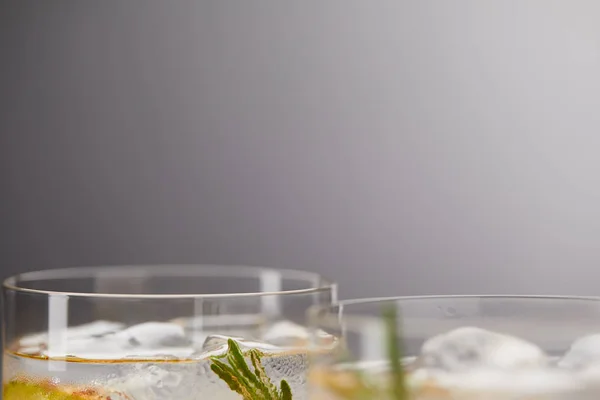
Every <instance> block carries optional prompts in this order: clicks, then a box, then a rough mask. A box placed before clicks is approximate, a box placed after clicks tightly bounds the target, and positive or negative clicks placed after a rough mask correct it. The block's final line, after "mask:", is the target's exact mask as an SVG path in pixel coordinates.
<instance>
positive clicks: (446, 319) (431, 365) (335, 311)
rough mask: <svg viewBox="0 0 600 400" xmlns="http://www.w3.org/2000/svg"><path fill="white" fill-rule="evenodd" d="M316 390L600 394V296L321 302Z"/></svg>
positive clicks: (460, 399)
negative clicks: (322, 303) (327, 303)
mask: <svg viewBox="0 0 600 400" xmlns="http://www.w3.org/2000/svg"><path fill="white" fill-rule="evenodd" d="M308 315H309V325H310V327H311V331H312V335H311V337H312V344H313V347H312V351H311V357H310V367H309V398H310V399H311V400H317V399H318V400H342V399H361V400H368V399H378V400H385V399H393V400H400V399H402V400H405V399H411V400H447V399H452V400H467V399H468V400H476V399H477V400H506V399H510V400H547V399H551V400H583V399H585V400H588V399H590V400H591V399H599V398H600V299H598V298H574V297H516V296H512V297H511V296H446V297H437V296H432V297H403V298H391V299H371V300H368V299H366V300H353V301H343V302H340V303H337V304H335V305H329V306H317V307H313V308H312V309H311V310H309V312H308Z"/></svg>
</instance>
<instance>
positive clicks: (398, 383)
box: [383, 305, 408, 400]
mask: <svg viewBox="0 0 600 400" xmlns="http://www.w3.org/2000/svg"><path fill="white" fill-rule="evenodd" d="M383 317H384V319H385V324H386V342H387V347H388V359H389V362H390V366H391V369H392V371H391V377H390V378H391V382H390V384H391V390H392V394H393V397H392V398H393V399H395V400H406V399H408V391H407V389H406V381H405V376H404V368H403V367H402V361H401V360H402V353H403V351H402V348H401V344H400V342H401V341H402V338H401V337H400V332H399V331H400V330H399V329H398V325H399V324H400V321H399V320H398V313H397V310H396V305H391V306H389V307H386V309H384V310H383Z"/></svg>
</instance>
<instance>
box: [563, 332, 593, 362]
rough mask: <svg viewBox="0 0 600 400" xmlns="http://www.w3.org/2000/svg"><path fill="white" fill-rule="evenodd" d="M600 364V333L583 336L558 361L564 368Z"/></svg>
mask: <svg viewBox="0 0 600 400" xmlns="http://www.w3.org/2000/svg"><path fill="white" fill-rule="evenodd" d="M592 364H600V334H594V335H588V336H584V337H581V338H579V339H577V340H575V341H574V342H573V344H572V345H571V348H570V349H569V351H567V353H566V354H565V355H564V356H563V357H562V358H561V359H560V360H559V361H558V366H559V367H563V368H573V369H580V368H585V367H588V366H591V365H592Z"/></svg>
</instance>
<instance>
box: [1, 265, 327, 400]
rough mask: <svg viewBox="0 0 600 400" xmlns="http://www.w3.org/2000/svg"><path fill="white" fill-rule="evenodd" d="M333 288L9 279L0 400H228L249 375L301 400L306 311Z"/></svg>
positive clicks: (147, 270)
mask: <svg viewBox="0 0 600 400" xmlns="http://www.w3.org/2000/svg"><path fill="white" fill-rule="evenodd" d="M335 289H336V287H335V285H333V284H332V283H331V282H329V281H327V280H326V279H324V278H322V277H321V276H319V275H317V274H313V273H308V272H301V271H293V270H274V269H266V268H253V267H227V266H193V265H190V266H182V265H161V266H123V267H98V268H76V269H62V270H48V271H42V272H33V273H26V274H22V275H18V276H15V277H12V278H9V279H7V280H6V281H5V282H4V286H3V302H4V303H3V311H4V323H3V330H4V332H3V333H4V335H3V339H4V358H3V381H4V382H3V399H4V400H91V399H94V400H96V399H103V400H107V399H110V400H199V399H203V400H206V399H215V400H218V399H232V400H233V399H236V400H237V399H241V398H248V397H247V396H246V397H243V396H245V395H244V393H243V391H244V390H247V388H245V387H239V386H240V385H238V386H236V385H235V383H236V382H238V381H242V383H244V382H246V383H248V382H250V383H252V382H254V381H253V379H255V377H256V374H258V375H260V377H261V382H262V383H263V384H264V386H265V387H264V388H263V387H261V388H259V389H261V390H263V391H266V392H269V393H270V395H271V394H273V395H278V396H279V395H280V394H281V392H283V393H284V394H286V393H288V392H292V394H293V396H294V399H296V398H298V399H302V398H305V397H306V394H305V390H306V387H305V381H306V379H305V378H306V377H305V373H306V367H307V366H306V363H307V361H306V360H307V351H306V344H307V340H308V338H309V335H308V331H307V330H306V329H305V328H304V326H305V316H306V310H307V309H308V308H309V307H310V306H313V305H324V304H331V303H332V302H333V301H334V300H336V299H335V296H336V290H335ZM240 360H241V363H240ZM244 360H245V361H246V362H247V363H249V364H250V368H246V365H247V363H246V362H244ZM253 362H254V363H255V364H256V365H252V363H253ZM242 363H243V365H242ZM239 370H242V372H243V373H242V375H241V377H242V378H243V379H242V378H239V376H238V375H236V374H238V372H239ZM250 373H251V374H250ZM248 374H250V375H251V376H247V375H248ZM261 374H262V375H261ZM238 378H239V379H238ZM244 379H245V381H244ZM238 383H239V382H238ZM248 384H249V383H248ZM242 386H243V385H242ZM240 393H242V394H240ZM261 393H262V392H260V391H259V393H258V395H261ZM255 395H256V393H254V392H252V393H250V394H249V396H251V397H250V398H254V397H255ZM252 396H254V397H252ZM257 398H260V397H257ZM265 398H269V397H265Z"/></svg>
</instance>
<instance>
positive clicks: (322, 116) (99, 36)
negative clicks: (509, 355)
mask: <svg viewBox="0 0 600 400" xmlns="http://www.w3.org/2000/svg"><path fill="white" fill-rule="evenodd" d="M0 16H1V17H0V18H1V19H0V33H1V34H0V45H1V47H0V48H1V51H2V54H1V56H0V57H1V59H2V61H1V63H0V80H1V81H0V88H1V89H0V90H1V92H0V132H1V137H0V178H1V190H2V194H1V198H0V202H1V203H0V204H1V207H0V213H1V214H0V218H1V223H0V231H1V239H2V242H1V245H0V251H1V253H0V263H1V265H2V268H3V269H2V273H3V274H4V275H8V274H11V273H14V272H17V271H23V270H28V269H37V268H55V267H61V266H73V265H90V264H123V263H164V262H175V263H182V262H186V263H188V262H210V263H227V264H231V263H235V264H240V263H245V264H254V265H268V266H280V267H296V268H304V269H308V270H314V271H321V272H322V273H324V274H327V275H329V276H332V277H334V278H336V279H337V280H338V281H339V282H340V284H341V295H342V296H344V297H350V296H367V295H401V294H429V293H466V292H469V293H471V292H484V293H491V292H516V293H525V292H533V293H557V294H570V293H576V294H595V295H598V294H600V288H599V286H598V283H597V282H598V280H599V279H600V269H599V267H600V185H599V183H600V178H599V176H600V174H599V173H600V112H599V105H600V102H599V100H600V25H599V24H598V21H599V20H600V2H598V1H597V0H589V1H578V0H569V1H566V0H565V1H552V0H540V1H535V0H518V1H516V0H515V1H510V0H506V1H465V0H457V1H424V0H418V1H417V0H413V1H360V2H359V1H343V2H339V1H295V2H291V1H290V2H284V1H277V2H276V1H235V2H234V1H198V0H194V1H185V0H181V1H165V0H160V1H159V0H144V1H111V0H96V1H60V0H52V1H41V0H40V1H28V0H19V1H16V0H15V1H10V0H3V1H2V2H1V5H0Z"/></svg>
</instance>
